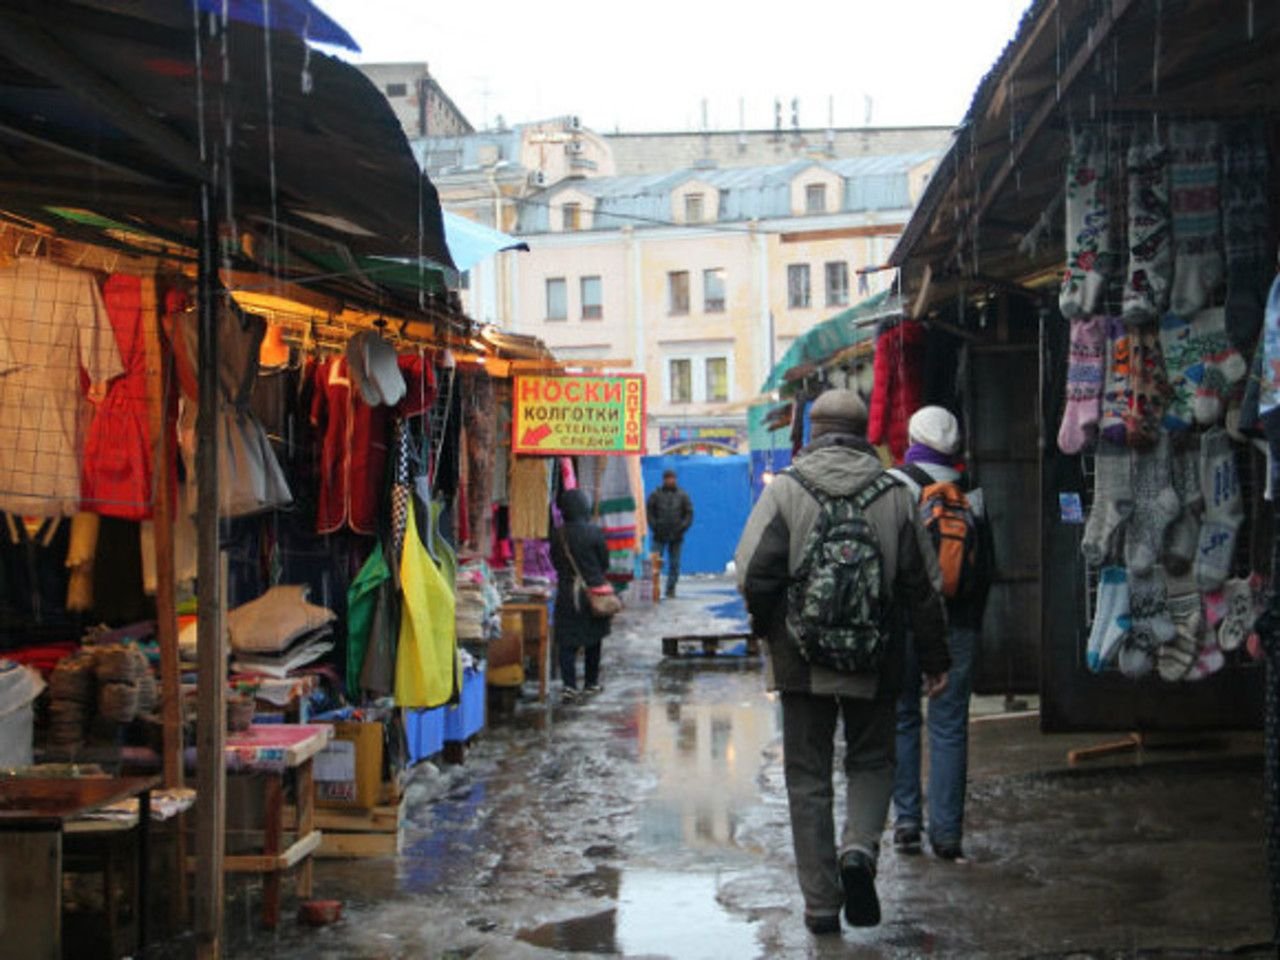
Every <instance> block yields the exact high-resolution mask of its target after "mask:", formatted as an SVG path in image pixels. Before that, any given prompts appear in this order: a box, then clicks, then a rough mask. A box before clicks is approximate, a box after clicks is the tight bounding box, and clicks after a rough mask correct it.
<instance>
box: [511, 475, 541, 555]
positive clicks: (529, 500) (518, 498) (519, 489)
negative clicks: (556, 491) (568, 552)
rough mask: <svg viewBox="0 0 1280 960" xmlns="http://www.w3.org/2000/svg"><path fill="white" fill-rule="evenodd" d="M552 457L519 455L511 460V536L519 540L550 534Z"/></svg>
mask: <svg viewBox="0 0 1280 960" xmlns="http://www.w3.org/2000/svg"><path fill="white" fill-rule="evenodd" d="M550 471H551V461H550V460H547V459H545V458H542V457H515V458H513V459H512V462H511V484H510V491H511V536H512V537H513V538H514V539H516V540H545V539H546V538H547V506H548V504H549V503H550V502H551V501H550V499H549V493H548V483H549V481H548V476H549V474H550Z"/></svg>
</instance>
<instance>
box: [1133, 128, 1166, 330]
mask: <svg viewBox="0 0 1280 960" xmlns="http://www.w3.org/2000/svg"><path fill="white" fill-rule="evenodd" d="M1168 167H1169V153H1168V151H1167V150H1166V149H1165V148H1164V147H1163V146H1160V145H1158V144H1142V145H1137V146H1132V147H1130V148H1129V156H1128V175H1129V267H1128V273H1127V275H1126V279H1125V285H1124V318H1125V320H1126V321H1127V322H1129V323H1142V322H1143V321H1145V320H1155V319H1157V318H1159V317H1162V316H1164V313H1165V310H1166V309H1167V308H1168V306H1169V280H1170V274H1171V273H1172V270H1173V253H1172V245H1171V243H1170V232H1171V222H1170V216H1171V214H1170V210H1169V178H1168Z"/></svg>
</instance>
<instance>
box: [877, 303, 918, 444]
mask: <svg viewBox="0 0 1280 960" xmlns="http://www.w3.org/2000/svg"><path fill="white" fill-rule="evenodd" d="M924 347H925V329H924V324H922V323H919V322H918V321H915V320H904V321H903V322H902V323H899V324H896V325H895V326H892V327H890V328H889V329H888V330H885V331H884V332H883V333H881V334H880V335H879V336H878V337H876V355H875V363H874V366H873V372H874V374H875V382H874V385H873V386H872V388H871V409H870V410H869V411H868V422H867V440H869V441H870V442H871V443H873V444H876V445H880V444H888V446H889V450H890V452H891V453H892V454H893V459H894V460H895V461H898V462H901V460H902V458H903V456H905V455H906V452H907V446H908V445H909V442H910V441H909V440H908V439H907V422H908V421H909V420H910V419H911V415H912V414H913V413H915V412H916V411H917V410H919V409H920V407H921V405H922V402H923V399H924Z"/></svg>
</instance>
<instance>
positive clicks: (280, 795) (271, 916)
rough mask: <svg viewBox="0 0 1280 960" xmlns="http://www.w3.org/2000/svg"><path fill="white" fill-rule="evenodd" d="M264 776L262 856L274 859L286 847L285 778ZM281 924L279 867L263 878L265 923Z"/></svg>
mask: <svg viewBox="0 0 1280 960" xmlns="http://www.w3.org/2000/svg"><path fill="white" fill-rule="evenodd" d="M264 779H265V784H266V803H265V810H266V821H265V822H264V823H263V826H262V856H263V860H264V861H271V860H273V859H274V858H275V857H277V856H279V854H280V851H281V850H283V849H284V777H283V776H282V775H276V774H271V775H268V776H267V777H266V778H264ZM309 859H310V858H308V860H309ZM279 923H280V869H279V867H276V868H275V869H273V870H268V871H267V872H266V873H265V874H264V875H263V877H262V926H263V927H265V928H266V929H268V930H274V929H275V928H276V926H277V925H278V924H279Z"/></svg>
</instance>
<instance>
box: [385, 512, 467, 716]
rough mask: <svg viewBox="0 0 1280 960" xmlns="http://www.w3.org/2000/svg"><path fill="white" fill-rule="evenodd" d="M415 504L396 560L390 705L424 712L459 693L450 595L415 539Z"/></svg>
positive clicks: (456, 651)
mask: <svg viewBox="0 0 1280 960" xmlns="http://www.w3.org/2000/svg"><path fill="white" fill-rule="evenodd" d="M418 509H419V501H418V500H417V498H416V497H410V498H409V522H408V524H407V525H406V528H405V534H404V548H403V552H402V553H401V559H400V589H401V605H400V642H399V644H398V646H397V647H396V687H395V698H396V706H398V707H412V708H430V707H439V706H443V705H444V704H446V703H449V702H450V701H451V700H453V699H454V696H455V695H456V694H457V692H458V689H459V669H458V634H457V629H456V626H455V624H454V608H455V601H454V595H453V590H452V589H451V588H450V586H449V584H448V583H447V582H445V578H444V575H443V574H442V573H441V572H440V569H439V568H438V567H437V566H436V565H435V564H434V563H432V562H431V556H430V554H428V553H427V548H426V547H425V546H423V545H422V537H421V536H419V534H418V523H417V510H418Z"/></svg>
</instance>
